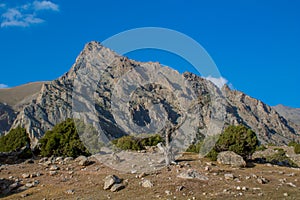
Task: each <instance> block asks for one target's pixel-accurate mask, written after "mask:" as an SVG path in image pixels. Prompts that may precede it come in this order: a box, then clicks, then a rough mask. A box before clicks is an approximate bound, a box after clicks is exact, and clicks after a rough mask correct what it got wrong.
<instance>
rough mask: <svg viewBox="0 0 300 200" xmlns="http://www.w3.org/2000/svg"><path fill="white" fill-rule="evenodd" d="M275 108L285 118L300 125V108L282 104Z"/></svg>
mask: <svg viewBox="0 0 300 200" xmlns="http://www.w3.org/2000/svg"><path fill="white" fill-rule="evenodd" d="M273 108H274V109H275V110H276V111H277V112H278V113H279V114H280V115H282V116H283V117H284V118H286V119H287V120H289V121H291V122H293V123H295V124H297V125H298V126H300V108H291V107H288V106H284V105H282V104H279V105H277V106H274V107H273Z"/></svg>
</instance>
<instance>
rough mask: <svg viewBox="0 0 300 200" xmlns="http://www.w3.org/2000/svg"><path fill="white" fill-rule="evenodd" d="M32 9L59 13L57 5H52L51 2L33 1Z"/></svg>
mask: <svg viewBox="0 0 300 200" xmlns="http://www.w3.org/2000/svg"><path fill="white" fill-rule="evenodd" d="M33 7H34V9H35V10H53V11H59V7H58V5H57V4H55V3H52V2H51V1H34V2H33Z"/></svg>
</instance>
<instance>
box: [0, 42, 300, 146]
mask: <svg viewBox="0 0 300 200" xmlns="http://www.w3.org/2000/svg"><path fill="white" fill-rule="evenodd" d="M141 69H143V70H141ZM153 72H155V73H156V72H157V73H156V75H155V76H154V75H153ZM155 73H154V74H155ZM144 80H147V81H148V82H147V81H144ZM95 83H96V84H95ZM134 83H137V85H138V83H140V85H142V86H140V87H137V88H133V89H132V85H133V84H134ZM74 86H75V88H76V90H74V91H73V88H74ZM78 91H81V92H83V93H82V94H80V93H79V92H78ZM85 94H92V95H91V96H89V95H85ZM74 95H76V96H74ZM128 96H130V99H126V97H128ZM72 97H73V100H74V102H75V104H74V103H73V101H72ZM73 105H75V106H76V109H78V110H76V109H74V106H73ZM72 106H73V110H72ZM14 109H15V111H16V112H17V115H14V114H13V113H15V111H14V110H12V109H10V108H8V107H5V105H2V104H0V126H1V129H0V132H3V131H7V130H8V129H9V128H15V127H17V126H18V125H21V126H24V127H25V128H26V129H27V131H28V132H29V134H30V138H31V140H32V145H33V146H35V145H36V144H37V142H38V139H39V138H41V137H42V136H43V134H44V133H45V132H46V131H47V130H49V129H51V128H52V127H53V126H54V125H55V124H57V123H59V122H61V121H63V120H65V119H66V118H73V117H74V116H75V117H76V115H75V114H78V116H79V118H80V119H81V120H83V121H84V122H85V123H89V124H91V125H93V126H94V125H95V124H97V126H99V127H100V128H101V130H102V132H103V133H102V134H104V135H105V137H106V138H107V139H112V138H116V137H120V136H122V135H127V134H130V133H132V131H135V130H136V131H138V130H137V129H136V127H142V128H141V129H139V130H140V131H141V132H143V131H144V132H145V131H156V132H159V133H162V134H163V132H164V131H165V129H166V127H164V126H163V125H164V124H160V123H159V122H161V121H163V120H166V121H165V122H164V123H165V124H168V123H170V124H172V127H173V129H174V130H173V131H174V132H175V133H176V134H177V135H178V137H183V136H184V135H185V134H186V132H194V133H195V135H193V136H191V139H193V138H195V137H198V136H199V137H200V136H207V135H211V134H213V133H216V132H217V133H220V132H221V131H222V130H223V129H224V127H226V126H228V125H230V124H244V125H246V126H248V127H250V128H252V129H253V130H254V131H255V132H256V133H257V134H258V136H259V139H260V140H261V142H263V143H269V142H272V143H275V144H286V143H287V142H288V141H290V140H292V139H296V140H297V139H299V133H300V132H299V130H298V129H297V127H296V126H295V125H293V124H292V123H290V122H288V121H287V120H286V119H285V118H284V117H282V116H280V115H279V114H278V113H277V112H276V111H275V110H274V109H272V108H271V107H269V106H267V105H266V104H264V103H262V102H261V101H258V100H256V99H254V98H251V97H249V96H247V95H246V94H244V93H242V92H239V91H232V90H230V89H229V88H228V87H227V86H224V87H223V88H222V89H219V88H217V87H216V86H215V85H214V84H212V83H211V82H210V81H208V80H206V79H203V78H201V77H198V76H196V75H194V74H191V73H184V74H182V75H181V74H179V73H178V72H177V71H175V70H172V69H170V68H167V67H164V68H162V66H161V65H160V64H159V63H152V62H149V63H141V62H136V61H133V60H130V59H128V58H126V57H123V56H119V55H117V54H116V53H114V52H113V51H111V50H109V49H107V48H105V47H103V46H102V45H101V44H99V43H97V42H91V43H88V44H87V45H86V46H85V48H84V50H83V51H82V52H81V53H80V55H79V56H78V58H77V59H76V62H75V64H74V65H73V66H72V68H71V70H70V71H69V72H68V73H66V74H64V75H63V76H62V77H60V78H58V79H57V80H54V81H51V82H48V83H44V84H43V86H42V88H41V89H40V91H39V92H38V93H37V94H36V95H35V96H34V98H31V99H30V102H26V104H22V106H19V107H18V108H14ZM80 109H84V110H88V111H89V110H92V111H93V114H91V113H90V112H82V111H80ZM74 111H75V112H74ZM74 113H75V114H74ZM8 116H9V117H8ZM164 116H166V117H164ZM124 119H125V120H124ZM128 127H133V128H128ZM157 127H159V128H158V129H157ZM155 128H156V129H155ZM97 130H98V129H97ZM188 139H189V138H188Z"/></svg>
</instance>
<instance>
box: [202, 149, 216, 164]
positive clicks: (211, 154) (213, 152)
mask: <svg viewBox="0 0 300 200" xmlns="http://www.w3.org/2000/svg"><path fill="white" fill-rule="evenodd" d="M218 154H219V153H218V152H217V151H216V150H215V149H212V150H211V151H210V152H209V153H208V154H207V155H206V156H205V157H206V158H209V159H210V160H211V161H216V160H217V158H218Z"/></svg>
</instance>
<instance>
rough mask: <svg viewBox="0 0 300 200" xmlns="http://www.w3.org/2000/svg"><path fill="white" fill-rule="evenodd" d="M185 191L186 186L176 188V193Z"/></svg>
mask: <svg viewBox="0 0 300 200" xmlns="http://www.w3.org/2000/svg"><path fill="white" fill-rule="evenodd" d="M183 189H184V186H182V185H181V186H178V187H177V188H176V191H177V192H178V191H181V190H183Z"/></svg>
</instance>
